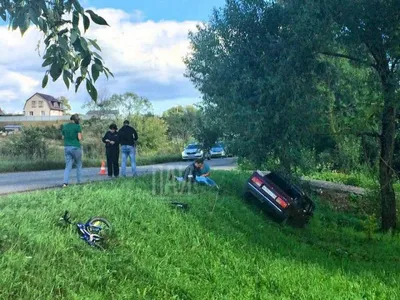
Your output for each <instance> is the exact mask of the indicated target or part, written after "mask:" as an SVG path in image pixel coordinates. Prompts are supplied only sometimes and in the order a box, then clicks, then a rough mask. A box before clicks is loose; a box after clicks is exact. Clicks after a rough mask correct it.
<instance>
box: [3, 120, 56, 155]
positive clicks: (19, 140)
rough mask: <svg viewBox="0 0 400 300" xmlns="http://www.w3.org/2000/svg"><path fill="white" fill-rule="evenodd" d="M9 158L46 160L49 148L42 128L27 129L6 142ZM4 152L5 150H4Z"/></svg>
mask: <svg viewBox="0 0 400 300" xmlns="http://www.w3.org/2000/svg"><path fill="white" fill-rule="evenodd" d="M5 149H6V150H7V153H5V155H7V156H14V157H24V158H29V159H37V158H39V159H46V158H47V157H48V154H49V147H48V144H47V143H46V141H45V139H44V137H43V134H42V131H41V129H40V128H36V127H27V128H24V129H23V130H22V132H21V133H20V134H15V135H13V136H11V137H10V139H9V140H8V141H6V147H5ZM3 151H4V150H3Z"/></svg>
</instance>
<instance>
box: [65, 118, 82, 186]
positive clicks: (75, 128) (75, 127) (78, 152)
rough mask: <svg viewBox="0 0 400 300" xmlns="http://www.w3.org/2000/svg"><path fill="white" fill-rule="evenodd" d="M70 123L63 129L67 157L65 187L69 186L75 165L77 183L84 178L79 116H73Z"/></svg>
mask: <svg viewBox="0 0 400 300" xmlns="http://www.w3.org/2000/svg"><path fill="white" fill-rule="evenodd" d="M70 121H71V122H70V123H66V124H64V125H63V127H62V136H63V139H64V156H65V171H64V185H63V186H64V187H66V186H67V185H68V182H69V174H70V173H71V170H72V165H73V163H75V165H76V181H77V183H81V176H82V147H81V141H82V129H81V125H79V121H80V120H79V115H78V114H74V115H72V116H71V118H70Z"/></svg>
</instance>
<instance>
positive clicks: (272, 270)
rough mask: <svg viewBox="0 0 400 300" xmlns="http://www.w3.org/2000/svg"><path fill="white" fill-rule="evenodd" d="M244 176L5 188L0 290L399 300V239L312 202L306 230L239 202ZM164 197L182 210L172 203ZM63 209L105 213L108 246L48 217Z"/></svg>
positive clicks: (51, 294)
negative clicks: (191, 185) (187, 186)
mask: <svg viewBox="0 0 400 300" xmlns="http://www.w3.org/2000/svg"><path fill="white" fill-rule="evenodd" d="M246 178H247V175H246V174H240V173H227V172H223V173H221V172H215V179H216V180H217V181H218V182H221V183H222V185H223V186H222V191H221V192H220V194H219V195H218V196H217V195H216V194H215V192H214V191H211V190H209V189H202V190H201V191H200V193H195V192H193V193H191V194H186V195H179V196H178V195H177V194H158V193H157V194H154V193H153V191H154V189H153V188H154V186H153V184H154V182H156V183H157V184H160V185H164V183H165V179H166V178H165V177H163V176H162V175H160V174H156V175H155V177H154V179H157V180H154V179H153V178H152V177H151V176H148V177H141V178H136V179H134V180H117V181H112V182H104V183H98V184H91V185H84V186H79V187H78V186H77V187H73V186H71V187H68V188H67V189H56V190H49V191H42V192H34V193H27V194H21V195H13V196H8V197H6V198H4V200H6V201H2V202H1V203H0V217H1V220H2V234H1V238H0V252H1V260H0V268H1V270H2V276H1V277H0V298H2V299H21V300H24V299H43V300H46V299H56V298H65V299H68V298H79V299H81V298H90V299H113V298H115V297H117V298H120V299H132V298H134V299H363V298H364V299H397V298H398V294H399V279H398V261H399V259H398V249H399V247H400V242H399V239H398V237H394V238H389V237H387V236H383V235H378V234H376V233H372V238H371V240H367V239H366V236H365V233H364V232H363V231H358V230H357V229H355V228H354V227H353V226H352V225H354V226H358V225H357V224H358V223H359V222H360V219H358V218H357V217H352V216H349V215H345V214H340V213H336V212H333V211H331V210H329V209H327V208H326V207H323V206H322V205H319V206H318V207H319V210H318V212H317V213H316V215H315V216H314V218H313V220H312V223H311V224H310V226H308V227H307V228H305V229H302V230H298V229H293V228H290V227H285V226H279V225H278V224H275V223H273V222H272V221H270V220H269V219H268V218H266V217H265V215H263V214H262V213H260V212H259V211H258V210H256V209H254V208H253V207H252V206H246V205H245V204H244V203H243V202H242V200H241V198H240V190H241V187H242V186H243V184H244V182H245V180H246ZM161 181H162V182H161ZM77 199H85V201H77ZM174 200H179V201H182V202H185V203H188V204H189V205H190V210H189V211H188V212H187V213H183V212H180V211H176V210H173V209H171V208H170V206H169V202H170V201H174ZM65 209H68V210H69V211H70V212H71V214H72V216H73V217H74V219H76V220H78V221H83V220H86V219H87V218H89V217H90V216H92V215H100V216H104V217H106V218H107V219H109V220H110V221H111V222H112V224H113V225H114V228H115V239H114V240H113V243H112V244H110V247H109V248H108V250H107V251H104V252H99V251H97V250H95V249H92V248H90V247H89V246H88V245H86V244H85V243H84V242H83V241H82V240H81V239H79V237H78V235H77V233H76V229H75V228H73V227H61V226H57V225H58V219H59V217H60V216H61V215H62V214H63V212H64V210H65ZM15 224H18V226H16V225H15ZM339 224H343V225H339ZM133 283H134V288H132V284H133ZM116 295H117V296H116Z"/></svg>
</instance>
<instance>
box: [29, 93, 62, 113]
mask: <svg viewBox="0 0 400 300" xmlns="http://www.w3.org/2000/svg"><path fill="white" fill-rule="evenodd" d="M24 115H25V116H34V117H40V116H63V115H64V109H63V106H62V103H61V102H60V100H58V99H56V98H54V97H53V96H50V95H46V94H41V93H36V94H34V95H33V96H31V97H30V98H29V99H28V100H26V102H25V106H24Z"/></svg>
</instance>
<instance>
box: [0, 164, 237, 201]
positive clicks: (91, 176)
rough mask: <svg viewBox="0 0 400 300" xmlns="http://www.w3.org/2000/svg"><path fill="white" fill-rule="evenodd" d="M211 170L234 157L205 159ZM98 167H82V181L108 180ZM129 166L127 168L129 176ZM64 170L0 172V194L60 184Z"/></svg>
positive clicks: (142, 169) (160, 167)
mask: <svg viewBox="0 0 400 300" xmlns="http://www.w3.org/2000/svg"><path fill="white" fill-rule="evenodd" d="M189 163H190V162H184V161H182V162H173V163H165V164H157V165H148V166H139V167H137V172H138V175H143V174H149V173H152V172H157V171H166V170H175V169H177V170H180V169H184V168H185V167H186V166H187V165H188V164H189ZM207 163H208V164H209V165H210V167H211V169H212V170H232V169H234V168H236V166H237V164H236V159H235V158H218V159H211V160H209V161H207ZM99 171H100V167H99V168H84V169H83V170H82V183H88V182H93V181H101V180H110V179H108V177H107V176H106V175H99ZM130 174H131V173H130V168H127V176H129V175H130ZM63 176H64V170H53V171H37V172H19V173H4V174H0V195H5V194H10V193H17V192H25V191H33V190H38V189H45V188H52V187H58V186H61V185H62V183H63ZM75 182H76V171H75V169H73V170H72V172H71V176H70V184H74V183H75Z"/></svg>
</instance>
